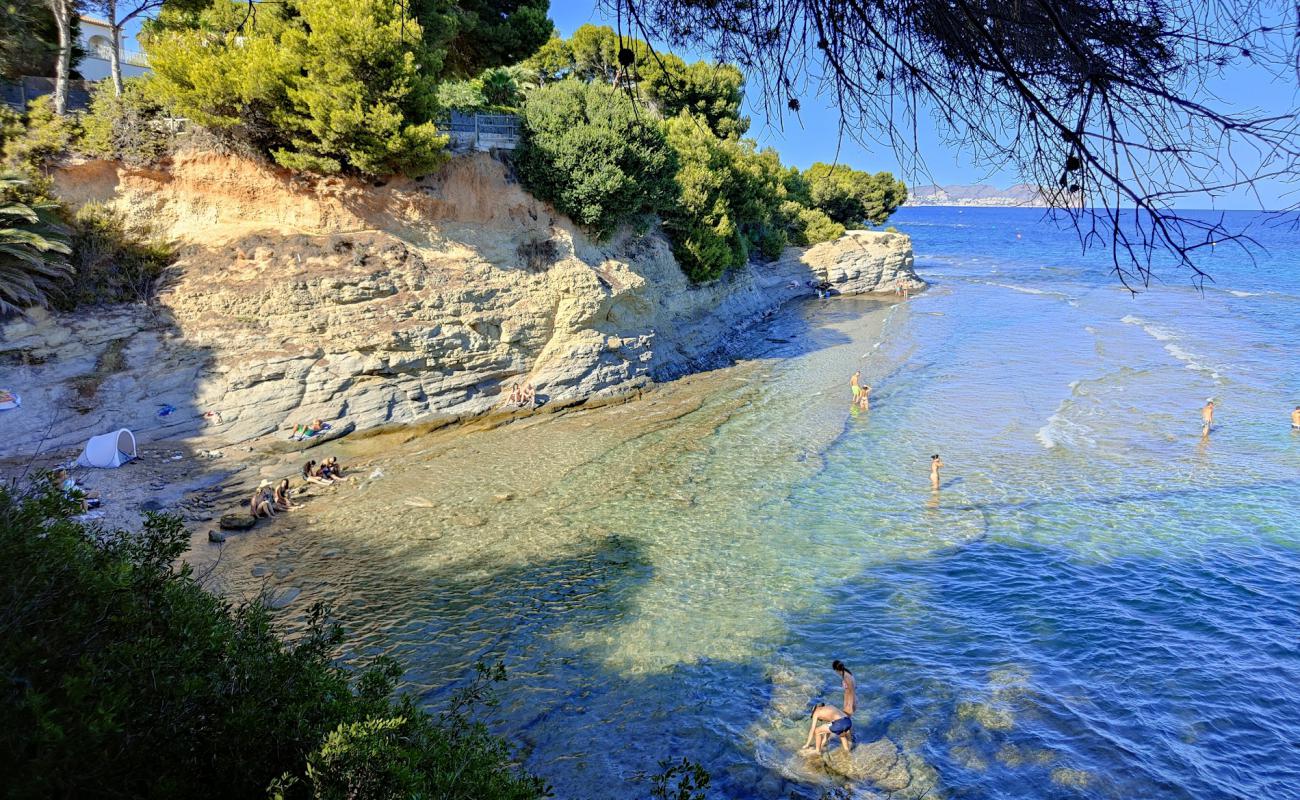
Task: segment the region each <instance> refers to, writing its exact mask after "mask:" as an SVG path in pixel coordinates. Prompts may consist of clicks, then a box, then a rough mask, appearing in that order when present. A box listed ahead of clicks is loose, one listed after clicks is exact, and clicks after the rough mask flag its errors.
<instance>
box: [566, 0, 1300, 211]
mask: <svg viewBox="0 0 1300 800" xmlns="http://www.w3.org/2000/svg"><path fill="white" fill-rule="evenodd" d="M551 19H552V20H553V21H554V22H555V26H556V28H557V29H558V30H559V33H560V35H562V36H566V37H567V36H569V35H571V34H572V33H573V31H574V30H575V29H577V28H578V27H579V26H581V25H583V24H586V23H591V24H594V25H610V26H611V27H613V25H614V22H613V19H612V18H610V17H607V16H604V15H602V14H601V12H600V11H599V10H598V9H596V8H595V3H594V2H593V0H551ZM655 44H656V46H662V43H661V42H656V43H655ZM678 54H679V55H681V56H683V57H684V58H687V59H688V60H693V59H697V58H700V57H702V56H703V54H700V53H692V52H679V53H678ZM1215 94H1216V95H1217V96H1218V97H1219V98H1220V99H1222V100H1224V101H1229V99H1230V102H1231V107H1232V108H1234V109H1237V110H1244V109H1250V108H1263V109H1269V110H1270V111H1273V112H1280V113H1286V112H1290V111H1293V110H1294V109H1295V108H1296V107H1297V87H1296V85H1295V82H1294V80H1292V81H1290V82H1289V83H1288V82H1286V81H1279V80H1277V79H1275V78H1274V77H1273V76H1272V75H1270V74H1269V73H1268V72H1267V71H1265V70H1264V69H1262V68H1245V67H1243V68H1238V69H1235V70H1234V71H1233V72H1231V73H1230V74H1228V75H1226V76H1225V77H1224V78H1223V79H1222V80H1221V81H1219V82H1217V83H1216V84H1215ZM750 99H754V98H749V99H747V102H746V105H747V107H748V108H747V113H748V114H749V116H750V117H751V119H752V120H753V124H752V125H751V127H750V130H749V135H750V136H753V137H754V138H756V139H757V140H758V141H759V142H760V143H761V144H762V145H763V146H770V147H773V148H775V149H776V150H777V152H779V153H780V154H781V160H782V161H784V162H785V163H788V164H795V165H797V166H799V167H807V166H809V165H810V164H812V163H813V162H814V161H833V160H835V158H836V149H837V147H838V148H839V161H840V163H844V164H848V165H849V166H852V167H855V168H857V169H866V170H868V171H871V172H875V171H877V170H888V171H890V172H893V173H895V174H897V175H903V170H902V169H901V168H900V164H899V159H898V156H897V155H895V153H894V152H893V151H892V149H890V148H889V147H884V146H877V147H874V148H872V149H870V150H868V149H865V148H863V147H862V146H861V145H859V144H858V143H857V142H855V141H853V140H852V139H850V138H848V137H845V138H844V139H843V140H842V141H840V140H839V139H838V137H837V135H836V130H837V127H838V124H839V117H838V114H837V112H836V111H835V110H834V109H833V108H832V107H831V106H830V104H829V103H828V102H827V101H826V99H824V98H817V97H811V98H808V97H801V98H800V103H801V105H802V109H801V113H800V115H799V119H795V118H794V117H793V116H792V115H786V117H785V118H784V119H783V120H768V119H766V118H765V117H764V114H763V111H762V109H761V108H755V107H753V105H752V104H751V103H750V102H749V100H750ZM800 126H802V127H800ZM782 128H784V130H782ZM864 138H865V137H864ZM918 144H919V150H920V155H921V159H922V161H923V162H924V164H925V167H926V169H927V171H928V174H922V175H916V176H906V177H907V179H908V183H909V184H910V183H929V182H930V178H933V180H934V182H936V183H939V184H952V183H991V184H994V185H996V186H1000V187H1005V186H1009V185H1011V184H1013V183H1019V182H1020V179H1019V178H1018V177H1017V176H1016V175H1015V174H1014V173H1013V172H1008V171H1002V172H992V173H990V172H989V171H988V170H987V169H984V168H980V167H978V166H976V165H975V164H973V163H971V160H970V159H969V158H967V157H965V156H964V155H963V153H962V152H960V151H959V150H956V149H954V148H952V147H950V146H948V145H946V144H945V143H943V142H942V141H940V139H939V137H938V136H937V135H936V134H935V133H934V132H933V131H932V130H930V129H927V128H924V127H923V128H922V129H921V130H920V131H918ZM1260 190H1261V191H1260V195H1261V197H1262V200H1263V203H1264V205H1265V206H1266V207H1267V208H1270V209H1273V208H1281V207H1285V206H1289V205H1292V204H1294V203H1296V202H1297V201H1300V187H1297V186H1294V185H1292V186H1289V187H1288V186H1284V185H1282V184H1280V183H1278V182H1272V183H1269V184H1264V185H1261V187H1260ZM1178 205H1180V206H1182V207H1187V208H1211V207H1213V208H1219V209H1229V208H1250V209H1258V208H1259V201H1257V200H1256V199H1254V198H1252V197H1249V196H1247V194H1246V193H1245V192H1242V191H1238V192H1236V193H1233V194H1230V195H1227V196H1224V197H1220V198H1217V199H1211V198H1208V197H1204V196H1201V197H1196V198H1189V199H1188V200H1187V201H1185V202H1181V203H1179V204H1178Z"/></svg>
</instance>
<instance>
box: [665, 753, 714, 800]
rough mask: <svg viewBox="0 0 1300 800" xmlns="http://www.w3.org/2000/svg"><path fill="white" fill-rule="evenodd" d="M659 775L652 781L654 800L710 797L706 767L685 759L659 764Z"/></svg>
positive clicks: (703, 798)
mask: <svg viewBox="0 0 1300 800" xmlns="http://www.w3.org/2000/svg"><path fill="white" fill-rule="evenodd" d="M659 769H660V772H659V774H657V775H655V776H654V777H653V778H652V779H651V781H650V797H651V798H653V800H705V798H707V797H708V789H709V773H708V771H707V770H705V769H704V767H702V766H700V765H699V764H697V763H695V762H694V761H691V760H690V759H688V758H685V757H683V758H682V760H681V761H671V760H667V759H665V760H663V761H660V762H659Z"/></svg>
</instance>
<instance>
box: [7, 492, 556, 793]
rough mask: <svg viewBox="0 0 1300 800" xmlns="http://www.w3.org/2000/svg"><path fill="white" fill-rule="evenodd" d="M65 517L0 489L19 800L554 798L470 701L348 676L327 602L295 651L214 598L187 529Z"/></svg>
mask: <svg viewBox="0 0 1300 800" xmlns="http://www.w3.org/2000/svg"><path fill="white" fill-rule="evenodd" d="M70 513H73V508H71V504H70V503H69V501H67V500H66V499H65V498H63V497H62V495H60V494H58V493H57V492H55V491H48V492H43V493H36V494H32V495H28V496H19V495H17V494H15V493H14V491H13V489H11V488H9V487H0V673H2V674H3V675H4V677H5V679H4V684H3V687H2V688H0V714H2V715H3V719H4V720H5V722H6V724H5V725H4V726H0V774H3V775H4V776H5V792H6V796H7V797H11V798H16V800H25V798H47V797H91V796H93V797H152V798H164V797H185V798H194V799H195V800H199V799H201V798H254V797H265V796H266V795H267V791H268V787H271V789H272V791H273V793H275V794H276V795H277V796H279V797H282V798H285V800H291V799H292V798H300V797H302V798H305V797H316V798H327V797H342V796H347V797H366V798H389V797H391V798H397V797H403V798H405V797H420V796H425V797H465V798H469V797H505V798H520V799H521V800H522V798H531V797H541V796H543V795H544V793H545V787H544V785H543V784H542V783H541V782H540V781H538V780H537V779H535V778H532V777H529V776H527V775H524V774H522V773H521V772H519V771H518V770H516V769H515V768H514V767H513V766H511V764H510V760H509V758H508V753H507V752H506V750H505V747H504V745H503V744H501V743H500V742H499V740H496V739H494V738H492V737H491V736H490V735H489V734H488V733H487V732H486V730H485V729H484V728H483V727H482V725H481V724H476V723H473V722H470V721H469V720H468V719H467V718H466V715H465V713H464V710H463V709H462V708H460V707H458V706H457V707H453V708H452V709H451V710H450V711H449V712H447V713H446V714H444V715H441V716H439V717H437V718H433V717H430V716H429V715H428V714H427V713H426V712H424V711H422V710H420V709H418V708H417V707H415V706H414V704H413V702H412V701H410V700H409V699H398V698H395V697H394V694H393V690H394V686H395V680H396V677H397V675H398V673H399V670H398V669H397V668H396V667H395V666H394V665H393V664H392V662H391V661H382V660H381V662H380V663H378V664H377V665H376V666H374V667H373V668H371V669H369V670H367V671H365V672H363V673H361V674H360V675H354V674H352V673H350V672H348V671H347V670H345V669H344V668H342V667H341V666H339V665H338V663H337V662H336V660H335V655H336V651H337V648H338V647H339V645H340V644H341V643H342V632H341V630H340V628H339V627H338V626H337V625H336V624H334V623H332V622H330V621H329V618H328V615H327V614H326V612H325V611H324V610H323V609H322V608H320V607H315V608H313V609H312V610H311V612H310V613H309V615H308V620H307V626H306V630H305V632H303V633H302V634H301V635H300V636H297V637H295V638H294V639H293V640H292V641H289V640H286V639H285V638H282V637H281V636H280V635H279V634H277V632H276V630H275V626H274V624H273V620H272V618H271V615H270V613H269V612H268V611H267V609H266V608H265V607H264V606H262V605H261V604H258V603H253V604H244V605H238V606H236V605H232V604H231V603H229V602H228V601H226V600H223V599H222V598H220V597H218V596H216V595H213V594H210V593H209V592H207V591H205V590H204V589H203V588H202V587H201V586H200V585H199V583H198V582H197V581H196V580H195V578H194V575H193V574H192V571H191V569H190V567H189V566H188V565H185V564H184V563H181V562H178V561H177V559H178V558H179V557H180V556H181V554H182V553H184V551H185V549H186V547H187V546H188V542H189V535H188V534H187V533H186V532H185V531H184V530H183V528H182V526H181V524H180V521H179V520H177V519H175V518H173V517H166V516H159V515H152V514H151V515H149V516H148V518H147V521H146V522H145V525H144V527H143V529H142V530H141V531H139V532H137V533H134V534H126V533H123V532H117V533H107V532H104V531H100V530H97V529H95V528H92V527H87V526H86V525H84V524H82V523H79V522H77V521H75V520H73V519H72V518H70V517H69V514H70ZM490 677H500V675H499V673H498V674H495V675H490ZM476 687H478V688H476V689H474V691H476V692H479V693H481V692H483V691H485V686H483V685H482V682H479V683H478V684H476Z"/></svg>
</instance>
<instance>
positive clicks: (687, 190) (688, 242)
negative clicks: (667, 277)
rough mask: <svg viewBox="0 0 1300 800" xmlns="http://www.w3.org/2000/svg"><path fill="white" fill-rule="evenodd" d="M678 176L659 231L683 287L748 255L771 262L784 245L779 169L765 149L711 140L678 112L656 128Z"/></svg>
mask: <svg viewBox="0 0 1300 800" xmlns="http://www.w3.org/2000/svg"><path fill="white" fill-rule="evenodd" d="M664 128H665V131H666V136H667V140H668V143H669V145H670V146H671V147H672V149H673V151H674V152H675V153H676V155H677V160H678V163H679V164H680V169H679V170H678V171H677V175H676V183H677V188H678V196H677V200H676V202H674V203H673V204H672V206H671V207H670V208H669V209H668V210H667V211H666V212H665V216H664V228H665V230H667V231H668V234H669V236H670V237H671V238H672V240H673V252H674V254H675V255H676V256H677V260H678V262H679V263H680V264H681V265H682V269H683V270H684V271H685V272H686V274H687V276H688V277H690V278H691V280H693V281H696V282H703V281H709V280H713V279H715V278H718V277H720V276H721V275H722V274H723V273H725V272H726V271H727V270H729V269H735V268H737V267H740V266H743V265H744V264H745V263H746V262H747V261H748V260H749V256H750V253H751V252H752V251H754V250H757V251H758V252H759V253H760V254H761V255H762V256H763V257H765V258H768V259H773V258H776V257H777V256H779V255H780V254H781V251H782V250H783V249H784V248H785V245H786V243H787V238H786V236H787V235H786V227H787V226H786V222H785V219H784V217H783V216H782V215H781V208H782V203H783V202H785V195H786V190H785V184H784V180H783V179H784V170H783V168H782V167H781V162H780V159H779V158H778V157H777V155H776V153H775V152H774V151H772V150H764V151H762V152H759V151H758V150H756V149H755V147H754V143H753V142H752V141H750V140H747V139H737V138H734V137H732V138H726V139H719V138H718V137H717V136H715V135H714V134H713V132H712V131H711V130H710V129H709V128H708V127H707V126H706V125H705V124H704V120H702V119H700V118H699V117H694V116H691V115H690V114H689V113H687V112H682V113H681V114H680V115H678V116H677V117H674V118H673V119H670V120H668V121H667V122H665V123H664Z"/></svg>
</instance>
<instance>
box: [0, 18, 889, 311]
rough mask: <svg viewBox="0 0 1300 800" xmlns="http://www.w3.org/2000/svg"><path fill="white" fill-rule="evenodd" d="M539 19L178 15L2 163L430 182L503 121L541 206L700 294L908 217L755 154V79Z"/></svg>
mask: <svg viewBox="0 0 1300 800" xmlns="http://www.w3.org/2000/svg"><path fill="white" fill-rule="evenodd" d="M547 7H548V6H547V3H546V1H545V0H491V1H490V2H488V1H484V2H460V3H449V2H445V0H422V1H421V2H415V3H407V2H399V1H398V0H338V1H336V0H330V1H329V2H325V1H324V0H285V2H277V3H252V4H249V3H246V2H237V1H236V0H212V1H211V2H205V3H194V2H188V1H183V0H175V1H174V2H165V3H163V5H162V8H161V11H160V12H159V14H158V15H157V18H156V19H154V20H151V21H149V22H148V23H147V24H146V26H145V29H144V31H143V32H142V34H141V37H140V38H141V42H142V46H143V47H144V49H145V51H146V52H147V54H148V56H149V59H150V64H151V66H152V68H153V72H152V74H150V75H148V76H145V77H142V78H136V79H131V80H128V81H126V82H125V83H124V85H123V87H122V89H121V90H120V91H119V90H117V89H116V87H114V86H113V85H112V84H111V82H107V81H106V82H104V84H103V85H102V86H101V87H99V88H98V89H97V91H96V92H95V95H94V98H93V101H92V104H91V107H90V109H89V110H88V111H87V112H85V113H69V114H63V115H60V114H56V113H54V108H53V106H52V104H51V103H49V102H48V101H41V102H36V103H34V104H32V106H31V108H30V109H29V110H28V112H27V114H26V116H25V118H23V119H15V118H14V117H13V115H8V116H7V117H6V118H5V119H3V120H0V137H3V147H4V156H5V160H6V162H7V163H8V165H9V166H10V167H12V168H15V169H18V170H20V171H22V172H23V173H24V174H25V175H26V176H27V177H28V179H29V180H30V181H31V183H32V186H33V189H34V191H42V190H44V189H45V188H46V186H45V179H46V178H48V176H49V175H50V172H51V170H52V169H53V168H54V166H56V165H57V164H59V163H61V162H62V161H63V160H65V159H66V158H67V157H69V156H71V155H86V156H93V157H98V158H108V159H114V160H118V161H121V162H122V163H124V164H127V165H129V166H132V167H136V168H148V167H151V166H154V165H158V164H161V163H164V162H166V161H167V160H168V159H169V158H170V156H171V155H172V154H173V153H174V152H175V151H176V149H177V148H178V147H181V146H184V147H188V148H190V149H195V148H197V149H199V150H208V151H217V152H225V153H232V154H237V155H242V156H248V157H253V158H259V159H265V160H267V161H270V162H272V163H274V164H276V165H278V166H280V167H283V168H285V169H288V170H291V171H294V172H297V173H303V174H314V175H326V176H328V175H340V176H353V177H360V178H365V179H368V180H373V181H380V182H382V181H387V180H390V179H392V178H395V177H408V178H418V177H422V176H425V175H429V174H432V173H434V172H436V171H437V170H438V169H439V168H440V167H441V165H442V164H444V163H445V161H446V160H447V159H448V158H449V155H450V153H449V150H448V136H447V135H446V130H445V124H446V120H447V119H449V117H450V115H451V114H452V113H453V112H482V111H495V112H509V113H514V114H517V115H518V117H519V119H520V121H521V128H522V143H521V147H520V149H519V150H518V151H517V152H516V153H515V154H514V158H513V163H514V165H515V167H516V169H517V172H518V175H519V178H520V179H521V181H522V182H523V185H524V187H525V188H526V189H527V190H528V191H529V192H531V193H532V194H534V195H535V196H537V197H539V198H541V199H543V200H546V201H549V202H551V203H552V204H553V205H554V206H555V207H556V208H557V209H558V210H559V211H561V212H562V213H564V214H566V215H568V216H569V217H571V218H572V219H573V220H575V221H576V222H577V223H579V224H580V225H581V226H583V227H584V228H585V229H586V231H587V233H589V234H591V235H592V236H594V237H595V238H597V239H602V240H603V239H606V238H608V237H610V236H612V235H613V234H614V232H615V231H616V230H618V229H619V228H621V227H623V226H631V227H633V228H636V229H640V230H645V229H646V228H648V227H649V226H651V225H655V224H657V223H659V222H661V223H662V228H663V231H664V233H665V234H666V235H667V236H668V237H669V239H670V241H671V242H672V249H673V253H674V255H675V257H676V258H677V260H678V262H679V264H680V265H681V268H682V270H683V271H684V272H685V273H686V275H687V276H688V277H689V278H691V280H693V281H695V282H707V281H711V280H714V279H717V278H718V277H720V276H721V275H723V274H725V273H726V272H727V271H729V270H734V269H740V268H742V267H744V266H745V265H746V264H747V263H748V262H749V261H750V260H751V259H754V258H759V259H762V260H766V261H771V260H774V259H776V258H777V257H779V256H780V254H781V252H782V250H783V249H784V247H785V246H786V245H788V244H794V245H802V246H806V245H812V244H816V243H818V242H823V241H830V240H832V239H835V238H837V237H838V236H840V235H842V234H843V233H844V230H845V229H846V228H854V227H862V226H864V225H871V224H874V225H879V224H882V223H883V222H884V221H885V220H886V219H887V218H888V216H889V215H890V214H891V213H892V212H893V210H894V209H895V208H897V207H898V205H899V204H901V203H902V202H903V200H904V199H905V198H906V189H905V187H904V185H903V184H902V183H901V182H900V181H897V180H895V179H894V178H893V176H891V175H889V174H888V173H877V174H874V175H873V174H869V173H865V172H860V171H857V170H854V169H852V168H850V167H848V166H846V165H840V164H836V165H827V164H814V165H813V166H812V167H811V168H810V169H807V170H799V169H797V168H795V167H789V166H785V165H783V164H782V163H781V161H780V158H779V156H778V155H777V154H776V152H775V151H774V150H771V149H760V148H759V147H758V145H757V143H756V142H755V141H754V140H752V139H748V138H745V136H744V134H745V132H746V131H747V130H748V128H749V120H748V118H746V117H744V116H743V115H742V114H741V109H742V104H743V99H744V85H745V76H744V75H743V74H742V73H741V71H740V70H739V69H738V68H737V67H735V66H734V65H731V64H720V63H712V62H705V61H700V62H696V63H693V64H687V63H686V62H685V61H683V60H682V59H681V58H678V57H677V56H675V55H673V54H671V53H656V52H653V51H652V50H651V49H650V47H649V46H647V45H646V44H645V43H644V42H641V41H639V40H635V39H631V38H628V37H620V36H619V35H617V34H616V33H615V32H614V31H613V30H611V29H610V28H608V27H601V26H593V25H585V26H583V27H581V28H579V29H578V30H577V31H576V32H575V33H574V35H573V36H572V37H571V38H569V39H561V38H557V37H554V36H553V30H552V25H551V22H550V21H549V20H548V19H547V18H546V11H547ZM182 131H183V132H182ZM65 216H66V215H65ZM66 222H67V223H68V225H70V226H71V227H73V228H74V229H75V228H76V227H77V225H78V223H77V221H76V220H75V219H72V218H71V217H70V216H68V218H67V219H66ZM140 233H141V232H137V231H131V230H125V229H124V230H123V231H122V234H123V237H125V238H130V237H131V236H137V237H138V235H139V234H140ZM145 238H146V241H145V242H144V245H145V247H146V249H156V248H155V247H154V246H153V245H154V243H153V242H151V241H148V240H147V237H145ZM75 260H76V259H74V261H75ZM78 274H79V273H78ZM74 280H76V279H75V278H74ZM64 294H65V295H79V296H82V297H84V296H85V295H86V292H84V291H75V290H74V291H71V292H65V293H64ZM97 297H98V298H99V299H100V300H101V301H103V302H114V301H118V300H130V299H135V297H134V296H131V293H130V292H128V293H126V294H125V295H117V294H111V293H110V294H108V295H97ZM52 299H55V300H56V299H57V297H55V298H52Z"/></svg>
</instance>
